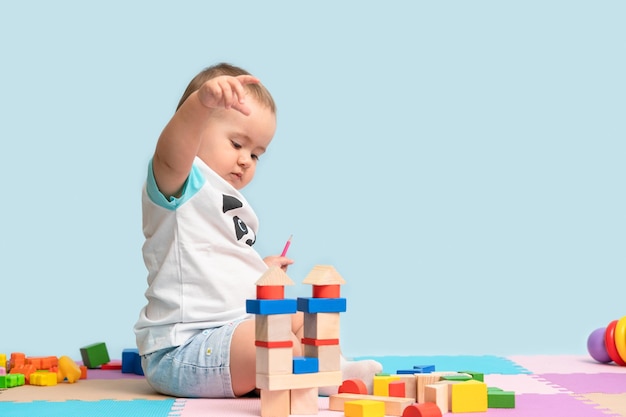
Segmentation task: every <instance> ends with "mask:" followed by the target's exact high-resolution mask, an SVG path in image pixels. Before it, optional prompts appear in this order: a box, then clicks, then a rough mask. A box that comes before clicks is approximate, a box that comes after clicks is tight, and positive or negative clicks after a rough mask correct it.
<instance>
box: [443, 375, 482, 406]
mask: <svg viewBox="0 0 626 417" xmlns="http://www.w3.org/2000/svg"><path fill="white" fill-rule="evenodd" d="M448 389H450V390H451V399H450V403H451V404H450V411H452V412H453V413H475V412H486V411H487V384H485V383H484V382H480V381H476V380H471V381H465V382H459V383H457V384H451V385H449V386H448Z"/></svg>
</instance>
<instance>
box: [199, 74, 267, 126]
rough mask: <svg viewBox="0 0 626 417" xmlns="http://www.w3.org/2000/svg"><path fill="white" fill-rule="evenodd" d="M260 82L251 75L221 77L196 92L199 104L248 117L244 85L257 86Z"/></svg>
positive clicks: (210, 81)
mask: <svg viewBox="0 0 626 417" xmlns="http://www.w3.org/2000/svg"><path fill="white" fill-rule="evenodd" d="M259 82H260V80H259V79H258V78H256V77H254V76H252V75H239V76H237V77H232V76H229V75H222V76H219V77H215V78H212V79H210V80H209V81H207V82H205V83H204V84H203V85H202V87H200V89H199V90H198V98H199V99H200V102H201V103H202V104H203V105H204V106H206V107H208V108H217V107H223V108H225V109H231V108H232V109H235V110H237V111H239V112H241V113H242V114H245V115H246V116H248V115H249V114H250V108H249V107H248V106H246V103H245V97H246V90H245V88H244V86H245V85H246V84H258V83H259Z"/></svg>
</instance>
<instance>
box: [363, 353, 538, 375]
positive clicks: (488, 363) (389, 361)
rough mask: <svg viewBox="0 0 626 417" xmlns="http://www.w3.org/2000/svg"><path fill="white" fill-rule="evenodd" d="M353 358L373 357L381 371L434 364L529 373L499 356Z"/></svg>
mask: <svg viewBox="0 0 626 417" xmlns="http://www.w3.org/2000/svg"><path fill="white" fill-rule="evenodd" d="M353 359H354V360H362V359H373V360H376V361H378V362H380V363H381V364H382V365H383V372H385V373H388V374H395V373H396V371H397V370H399V369H411V368H413V367H414V366H416V365H417V366H425V365H435V371H474V372H482V373H484V374H502V375H519V374H531V373H532V372H530V371H529V370H528V369H526V368H524V367H522V366H520V365H518V364H516V363H515V362H513V361H511V360H509V359H507V358H504V357H501V356H490V355H482V356H469V355H465V356H360V357H355V358H353Z"/></svg>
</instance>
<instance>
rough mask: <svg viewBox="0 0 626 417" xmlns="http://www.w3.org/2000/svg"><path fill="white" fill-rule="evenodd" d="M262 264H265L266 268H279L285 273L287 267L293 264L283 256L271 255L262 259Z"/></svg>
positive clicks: (291, 260)
mask: <svg viewBox="0 0 626 417" xmlns="http://www.w3.org/2000/svg"><path fill="white" fill-rule="evenodd" d="M263 262H265V265H267V266H268V267H272V266H279V267H280V268H281V269H282V270H283V271H285V272H287V267H288V266H289V265H291V264H293V262H294V261H293V259H290V258H287V257H285V256H278V255H272V256H266V257H265V258H263Z"/></svg>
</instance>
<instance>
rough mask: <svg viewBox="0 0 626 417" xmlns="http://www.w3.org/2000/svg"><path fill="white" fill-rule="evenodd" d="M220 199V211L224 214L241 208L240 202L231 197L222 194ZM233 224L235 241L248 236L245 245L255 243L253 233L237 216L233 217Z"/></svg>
mask: <svg viewBox="0 0 626 417" xmlns="http://www.w3.org/2000/svg"><path fill="white" fill-rule="evenodd" d="M222 197H223V198H222V211H223V212H224V213H226V212H227V211H230V210H234V209H238V208H241V207H243V204H242V202H241V201H239V199H237V198H235V197H233V196H231V195H226V194H222ZM233 223H234V225H235V237H236V238H237V240H241V239H242V238H243V237H245V236H246V235H248V236H249V238H248V239H246V240H245V242H246V245H248V246H252V245H254V242H256V236H255V235H254V231H252V230H250V229H248V226H247V225H246V223H245V222H244V221H243V220H242V219H240V218H239V216H234V217H233Z"/></svg>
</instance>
